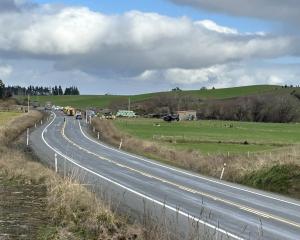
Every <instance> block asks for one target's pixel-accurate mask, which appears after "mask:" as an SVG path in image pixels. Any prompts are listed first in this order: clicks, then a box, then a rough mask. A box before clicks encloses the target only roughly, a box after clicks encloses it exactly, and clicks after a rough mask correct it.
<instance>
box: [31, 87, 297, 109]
mask: <svg viewBox="0 0 300 240" xmlns="http://www.w3.org/2000/svg"><path fill="white" fill-rule="evenodd" d="M275 91H276V93H279V92H286V91H291V89H290V88H288V89H283V88H281V87H280V86H273V85H255V86H246V87H235V88H223V89H214V90H212V89H211V90H191V91H181V92H175V93H174V92H159V93H147V94H140V95H132V96H130V98H131V101H132V103H134V102H140V101H145V100H147V99H149V98H153V97H155V96H158V95H169V94H179V95H183V96H184V95H189V96H193V97H198V98H202V99H225V98H232V97H239V96H247V95H252V94H261V93H266V92H275ZM128 97H129V96H124V95H123V96H122V95H81V96H33V97H32V98H31V99H32V100H33V101H38V102H40V103H41V104H44V103H45V102H47V101H50V102H52V103H53V104H55V105H59V106H67V105H71V106H73V107H77V108H86V107H100V108H105V107H108V106H109V105H110V104H111V103H112V102H114V101H123V102H127V101H128Z"/></svg>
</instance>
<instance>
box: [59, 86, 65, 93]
mask: <svg viewBox="0 0 300 240" xmlns="http://www.w3.org/2000/svg"><path fill="white" fill-rule="evenodd" d="M58 95H64V93H63V90H62V88H61V86H60V85H59V87H58Z"/></svg>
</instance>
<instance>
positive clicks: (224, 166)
mask: <svg viewBox="0 0 300 240" xmlns="http://www.w3.org/2000/svg"><path fill="white" fill-rule="evenodd" d="M225 168H226V163H224V165H223V169H222V172H221V176H220V180H222V179H223V175H224V171H225Z"/></svg>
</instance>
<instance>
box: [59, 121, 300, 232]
mask: <svg viewBox="0 0 300 240" xmlns="http://www.w3.org/2000/svg"><path fill="white" fill-rule="evenodd" d="M66 124H67V121H66V122H65V124H64V125H63V127H62V129H61V134H62V136H63V137H64V138H65V139H66V141H68V142H69V143H70V144H72V145H73V146H75V147H76V148H78V149H80V150H82V151H84V152H86V153H88V154H90V155H93V156H95V157H97V158H99V159H101V160H104V161H107V162H110V163H112V164H114V165H116V166H118V167H121V168H125V169H128V170H130V171H132V172H136V173H138V174H140V175H143V176H145V177H148V178H151V179H155V180H157V181H160V182H163V183H166V184H169V185H171V186H174V187H176V188H179V189H182V190H184V191H186V192H190V193H193V194H197V195H200V196H205V197H207V198H210V199H213V200H215V201H218V202H222V203H224V204H227V205H230V206H233V207H237V208H239V209H241V210H243V211H246V212H250V213H252V214H255V215H258V216H260V217H263V218H268V219H273V220H275V221H278V222H282V223H285V224H288V225H291V226H294V227H297V228H300V224H299V223H297V222H293V221H289V220H287V219H285V218H282V217H278V216H275V215H272V214H269V213H266V212H263V211H260V210H257V209H254V208H251V207H248V206H245V205H242V204H238V203H235V202H232V201H229V200H226V199H223V198H220V197H217V196H214V195H212V194H208V193H205V192H201V191H198V190H195V189H192V188H189V187H186V186H183V185H180V184H177V183H174V182H171V181H169V180H166V179H164V178H160V177H157V176H154V175H152V174H149V173H146V172H143V171H141V170H137V169H135V168H132V167H129V166H126V165H124V164H121V163H119V162H116V161H114V160H112V159H109V158H107V157H103V156H101V155H99V154H97V153H94V152H91V151H89V150H88V149H86V148H83V147H81V146H79V145H78V144H76V143H75V142H73V141H71V140H70V139H69V138H68V137H67V136H66V135H65V127H66Z"/></svg>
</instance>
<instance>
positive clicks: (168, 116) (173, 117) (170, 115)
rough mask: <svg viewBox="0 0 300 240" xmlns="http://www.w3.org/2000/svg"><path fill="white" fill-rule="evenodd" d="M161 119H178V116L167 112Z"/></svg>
mask: <svg viewBox="0 0 300 240" xmlns="http://www.w3.org/2000/svg"><path fill="white" fill-rule="evenodd" d="M163 120H164V121H166V122H172V121H179V116H178V115H172V114H168V115H166V116H164V117H163Z"/></svg>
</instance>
